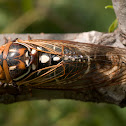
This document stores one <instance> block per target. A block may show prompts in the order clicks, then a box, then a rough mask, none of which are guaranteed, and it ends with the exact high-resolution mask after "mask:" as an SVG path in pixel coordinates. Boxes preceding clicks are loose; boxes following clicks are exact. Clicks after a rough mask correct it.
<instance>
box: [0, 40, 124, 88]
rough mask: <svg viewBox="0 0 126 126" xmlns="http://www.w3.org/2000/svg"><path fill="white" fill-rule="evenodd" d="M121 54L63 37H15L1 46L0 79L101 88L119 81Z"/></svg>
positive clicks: (30, 84) (122, 68)
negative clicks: (54, 38)
mask: <svg viewBox="0 0 126 126" xmlns="http://www.w3.org/2000/svg"><path fill="white" fill-rule="evenodd" d="M120 50H121V52H122V54H121V53H120ZM124 53H126V50H125V49H123V50H122V49H115V48H113V47H107V48H106V47H105V46H96V45H93V44H85V43H77V42H71V41H63V40H27V41H23V40H16V41H15V42H9V43H7V44H6V45H3V46H1V48H0V80H1V82H2V83H15V84H17V85H25V86H33V87H36V88H51V89H57V88H59V89H81V88H88V87H92V88H94V87H102V86H106V85H110V84H111V83H112V81H113V82H114V81H115V80H118V81H119V79H118V77H117V75H118V74H120V72H121V71H122V72H123V71H124V68H125V65H124V64H123V63H122V60H123V59H122V57H121V56H122V55H123V54H124Z"/></svg>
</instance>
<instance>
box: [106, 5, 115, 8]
mask: <svg viewBox="0 0 126 126" xmlns="http://www.w3.org/2000/svg"><path fill="white" fill-rule="evenodd" d="M108 8H110V9H113V6H112V5H107V6H105V9H108Z"/></svg>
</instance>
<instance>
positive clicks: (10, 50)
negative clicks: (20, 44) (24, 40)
mask: <svg viewBox="0 0 126 126" xmlns="http://www.w3.org/2000/svg"><path fill="white" fill-rule="evenodd" d="M16 51H17V50H16V49H9V52H16Z"/></svg>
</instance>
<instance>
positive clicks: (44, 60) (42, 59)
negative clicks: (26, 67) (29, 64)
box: [39, 54, 50, 63]
mask: <svg viewBox="0 0 126 126" xmlns="http://www.w3.org/2000/svg"><path fill="white" fill-rule="evenodd" d="M49 59H50V58H49V56H48V55H46V54H43V55H42V56H40V58H39V60H40V62H41V63H47V62H48V61H49Z"/></svg>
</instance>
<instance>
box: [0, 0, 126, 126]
mask: <svg viewBox="0 0 126 126" xmlns="http://www.w3.org/2000/svg"><path fill="white" fill-rule="evenodd" d="M111 4H112V3H111V1H110V0H90V1H89V0H0V32H1V33H74V32H84V31H91V30H97V31H101V32H107V30H108V27H109V26H110V24H111V23H112V22H113V20H114V19H115V14H114V12H113V10H111V9H107V10H106V9H105V6H106V5H111ZM101 125H102V126H120V125H121V126H125V125H126V108H123V109H121V108H119V107H117V106H114V105H107V104H95V103H84V102H80V101H73V100H52V101H46V100H45V101H44V100H43V101H30V102H29V101H28V102H20V103H14V104H10V105H3V104H0V126H101Z"/></svg>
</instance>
